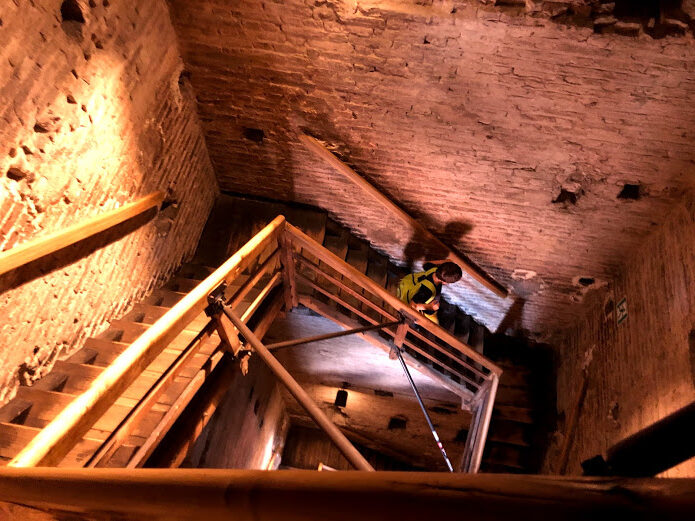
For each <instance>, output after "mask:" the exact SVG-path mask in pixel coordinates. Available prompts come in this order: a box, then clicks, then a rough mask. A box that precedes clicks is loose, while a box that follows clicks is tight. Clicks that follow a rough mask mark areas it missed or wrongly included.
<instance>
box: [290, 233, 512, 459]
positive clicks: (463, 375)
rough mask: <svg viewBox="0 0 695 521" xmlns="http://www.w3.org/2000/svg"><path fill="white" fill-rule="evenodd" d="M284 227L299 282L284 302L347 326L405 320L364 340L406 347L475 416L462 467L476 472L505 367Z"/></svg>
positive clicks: (412, 361)
mask: <svg viewBox="0 0 695 521" xmlns="http://www.w3.org/2000/svg"><path fill="white" fill-rule="evenodd" d="M285 228H286V232H285V239H284V240H285V241H287V242H288V243H289V244H290V245H291V246H292V250H293V258H294V263H293V266H292V267H291V268H290V269H289V270H286V272H287V271H289V272H290V273H293V274H294V276H295V277H296V279H297V281H296V284H295V285H294V286H296V287H294V286H293V287H290V286H286V295H288V294H289V293H292V292H296V294H291V295H288V296H286V299H287V300H288V301H294V302H300V303H302V304H304V305H305V306H307V307H309V308H311V309H313V310H314V311H316V312H318V313H319V314H322V315H324V316H327V317H329V318H332V319H334V320H336V321H337V322H341V323H342V324H343V325H346V326H349V327H356V326H358V325H361V324H362V323H364V322H366V323H367V324H380V323H383V322H388V321H393V320H396V319H397V318H398V317H401V318H403V319H405V320H404V322H403V323H402V324H401V325H399V326H398V327H388V328H383V329H382V332H381V333H376V332H373V333H370V334H366V333H365V334H364V335H363V336H364V338H366V339H367V340H371V341H372V342H373V343H375V344H376V345H378V346H379V347H382V348H384V349H385V350H391V349H392V348H393V347H397V348H400V349H402V354H403V358H404V360H405V362H406V364H408V365H410V366H411V367H413V368H414V369H416V370H417V371H420V372H422V373H424V374H426V375H427V376H428V377H430V378H432V379H434V380H436V381H437V382H439V383H441V384H442V385H443V386H444V387H446V388H447V389H449V390H451V391H452V392H454V393H456V394H457V395H459V396H460V397H461V400H462V406H463V408H464V409H467V410H470V411H472V412H473V413H474V415H473V418H474V421H473V424H472V425H471V428H470V429H469V432H468V439H467V442H466V450H465V451H464V456H463V461H462V462H461V464H460V469H461V470H463V471H466V472H477V470H478V468H479V466H480V461H481V459H482V453H483V448H484V445H485V439H486V437H487V431H488V427H489V424H490V419H491V416H492V408H493V405H494V402H495V395H496V393H497V385H498V382H499V377H500V375H501V374H502V369H501V368H499V367H498V366H497V365H495V364H494V363H492V362H491V361H490V360H488V359H487V358H485V357H484V356H483V355H481V354H480V353H478V352H477V351H475V350H474V349H473V348H471V347H470V346H468V345H466V344H465V343H463V342H461V341H460V340H459V339H457V338H456V337H454V336H453V335H451V334H450V333H448V332H447V331H445V330H444V329H442V328H441V327H439V326H438V325H435V324H434V323H433V322H431V321H430V320H428V319H427V318H426V317H424V316H423V315H422V314H420V313H418V312H416V311H414V310H413V309H412V308H411V307H410V306H409V305H408V304H406V303H404V302H402V301H401V300H400V299H398V298H397V297H396V296H394V295H392V294H391V293H389V292H388V291H387V290H386V289H385V288H383V287H381V286H380V285H379V284H377V283H376V282H375V281H373V280H372V279H370V278H369V277H367V276H366V275H365V274H363V273H362V272H360V271H359V270H357V269H356V268H354V267H352V266H350V265H349V264H348V263H346V262H345V261H344V260H342V259H340V258H339V257H337V256H336V255H334V254H333V253H331V252H330V251H328V250H327V249H325V248H324V247H323V246H321V245H320V244H318V243H317V242H316V241H314V240H313V239H311V238H310V237H308V236H307V235H305V234H304V233H302V231H301V230H299V229H297V228H295V227H294V226H292V225H291V224H289V223H287V224H286V225H285ZM352 317H354V318H352ZM357 322H359V324H358V323H357Z"/></svg>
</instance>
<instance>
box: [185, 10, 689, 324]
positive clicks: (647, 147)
mask: <svg viewBox="0 0 695 521" xmlns="http://www.w3.org/2000/svg"><path fill="white" fill-rule="evenodd" d="M452 5H453V6H454V7H456V8H454V7H452ZM172 14H173V18H174V24H175V27H176V30H177V33H178V35H179V38H180V41H181V44H182V49H183V54H184V61H185V62H186V67H187V70H188V71H189V72H190V73H191V82H192V84H193V86H194V88H195V91H196V93H197V96H198V110H199V114H200V115H201V119H202V121H203V126H204V129H205V136H206V142H207V145H208V149H209V151H210V155H211V159H212V161H213V164H214V165H215V170H216V173H217V175H218V179H219V182H220V185H221V188H222V189H225V190H230V191H235V192H240V193H249V194H255V195H261V196H269V197H273V198H281V199H288V200H296V201H300V202H304V203H309V204H314V205H318V206H320V207H322V208H325V209H327V210H328V211H329V212H330V215H331V217H333V218H334V219H336V220H338V221H340V222H341V223H342V224H344V225H346V226H348V227H349V228H350V229H351V230H353V231H354V232H356V233H357V234H359V235H361V236H363V237H367V238H368V239H369V240H370V241H371V243H372V245H373V246H375V247H376V248H377V249H379V250H381V251H383V252H386V253H388V254H389V255H390V256H391V257H392V258H393V259H395V260H399V261H405V260H407V259H406V257H407V255H405V254H404V251H405V252H406V253H407V252H408V251H410V252H411V253H412V252H413V251H415V254H414V255H411V256H412V257H417V256H418V255H420V254H421V253H422V251H421V250H422V248H420V247H418V246H417V245H416V244H413V243H412V242H411V241H410V238H411V237H410V235H409V230H407V229H404V227H403V225H402V224H401V223H400V222H398V221H395V220H393V219H391V218H389V217H388V216H387V215H385V213H384V211H383V209H382V208H381V207H380V206H379V205H377V204H375V203H374V202H373V201H372V200H370V199H369V198H368V197H366V196H365V195H364V194H363V193H362V192H361V191H360V190H359V189H357V188H355V187H354V186H352V185H351V184H350V183H349V182H348V181H346V180H345V179H343V178H342V177H341V176H340V175H339V174H337V173H336V172H334V171H332V170H331V169H330V168H329V167H327V166H326V165H325V164H323V163H322V162H321V161H320V160H317V159H316V158H315V157H314V156H312V155H311V153H310V152H308V151H307V150H305V149H304V148H303V146H302V145H301V143H300V142H299V141H298V139H297V138H296V135H297V132H298V131H300V130H302V129H306V130H308V131H309V132H311V133H312V134H314V135H315V136H316V137H319V138H321V139H323V140H325V141H326V142H327V143H328V144H330V145H332V146H335V150H336V151H337V152H338V153H339V154H341V156H342V157H344V158H345V159H346V160H347V161H348V162H349V163H350V164H351V165H353V166H354V167H355V168H356V170H357V171H358V172H360V173H361V174H362V175H364V177H365V178H367V179H368V180H369V181H370V182H371V183H373V184H374V185H375V186H377V187H378V188H379V189H381V190H382V191H383V192H384V193H385V194H386V195H388V196H389V197H390V198H391V199H392V200H394V201H396V202H397V203H398V204H400V205H401V206H402V207H403V208H404V209H406V210H407V211H408V212H409V213H411V214H412V215H414V216H416V217H418V218H419V219H421V220H422V222H423V223H425V224H426V225H427V226H428V227H429V228H430V229H432V230H433V231H435V232H436V233H438V234H440V235H441V236H442V238H443V239H445V240H446V241H447V242H448V243H450V244H451V245H453V246H455V247H457V248H459V249H460V250H461V251H462V252H463V253H465V254H468V255H469V256H470V257H471V258H472V259H473V260H474V261H475V262H477V263H478V264H480V265H481V266H482V267H483V268H484V269H485V270H487V271H488V272H489V273H490V274H492V275H493V276H495V277H496V278H497V279H498V280H499V281H501V282H502V283H503V284H505V285H506V286H507V287H509V288H512V289H515V290H516V292H517V296H518V298H517V299H516V301H514V300H513V299H509V300H508V301H506V302H501V301H500V300H499V299H497V298H495V297H493V296H491V294H490V293H488V292H487V291H485V290H481V289H480V287H479V286H478V285H477V284H475V283H474V282H471V281H466V282H465V283H464V284H461V285H460V287H459V290H458V291H457V292H456V293H457V297H458V302H459V303H461V304H462V305H463V306H464V308H465V309H466V311H467V312H469V313H472V314H473V315H475V316H476V318H477V319H478V320H480V321H482V322H483V323H485V324H486V325H487V326H488V327H489V328H490V329H493V330H494V329H496V328H498V327H499V326H501V328H502V329H503V330H507V329H525V330H528V331H530V332H532V333H535V332H538V333H545V332H547V331H549V330H552V329H555V328H563V327H566V326H568V325H570V324H572V323H574V322H575V321H576V312H577V309H578V306H577V303H578V301H581V300H582V299H583V298H584V296H585V294H587V290H586V287H584V286H581V285H576V284H573V280H577V279H578V278H593V279H594V280H595V281H597V285H598V286H600V285H601V281H605V280H608V279H610V278H611V277H612V276H614V275H615V274H616V273H617V272H618V271H619V269H620V266H621V265H622V263H623V262H624V261H625V259H626V258H629V256H630V252H631V251H632V250H633V249H634V248H635V247H636V246H637V245H639V244H640V242H641V241H642V240H643V238H644V237H645V236H646V235H647V234H648V232H649V231H650V230H651V229H653V227H654V225H655V224H659V223H661V222H662V221H663V215H664V214H665V213H666V210H667V209H668V208H669V207H670V206H671V205H672V204H673V203H674V202H675V201H677V200H678V198H679V197H680V194H681V193H682V191H683V190H684V189H685V188H686V187H687V186H690V185H691V184H692V176H691V175H690V172H691V171H692V168H693V161H694V160H695V150H694V149H693V146H692V132H693V121H694V117H695V108H694V107H693V104H692V99H693V95H694V91H695V83H694V81H693V78H694V75H693V71H694V70H695V54H694V53H693V41H692V38H691V37H690V36H684V37H668V38H664V39H661V40H653V39H651V38H650V37H648V36H646V35H645V36H644V37H640V38H629V37H625V36H620V35H617V34H606V35H602V34H594V33H593V29H592V28H582V27H576V26H564V25H560V24H557V23H554V22H553V21H551V20H547V19H543V18H532V17H528V16H517V17H515V16H511V15H509V14H507V13H506V11H504V10H499V9H497V8H495V7H494V6H492V7H490V8H485V9H482V8H481V9H478V8H476V7H475V6H474V5H473V4H469V5H468V6H465V5H458V4H455V5H454V4H450V3H443V2H434V3H431V4H428V5H422V4H421V3H415V2H412V3H410V2H391V1H386V0H383V1H376V0H375V1H367V2H358V3H357V4H355V3H353V2H342V1H338V2H328V3H327V2H317V1H314V0H291V1H284V2H273V1H269V2H263V3H261V4H259V3H258V2H253V1H239V2H235V3H234V5H233V6H230V5H229V3H227V2H222V1H221V0H206V1H204V2H195V3H193V2H184V1H174V2H172ZM249 129H257V130H260V131H262V132H263V134H262V136H263V138H262V139H258V136H260V133H258V132H254V131H251V132H250V131H249ZM250 136H254V137H255V139H250ZM625 183H631V184H637V183H639V184H640V186H641V187H642V188H643V189H642V190H641V191H640V193H641V194H643V195H641V197H640V198H639V200H634V199H618V198H617V196H618V194H619V193H621V190H622V188H623V185H624V184H625ZM553 201H556V202H553ZM407 246H410V247H409V248H408V247H407ZM418 250H420V251H418ZM520 270H521V271H523V272H524V273H531V272H535V273H536V274H537V275H536V276H535V277H533V278H531V279H523V280H519V279H517V278H514V277H513V276H512V274H513V273H515V272H517V273H519V271H520ZM589 293H590V292H589ZM505 315H507V316H506V317H505Z"/></svg>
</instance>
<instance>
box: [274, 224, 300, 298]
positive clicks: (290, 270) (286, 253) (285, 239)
mask: <svg viewBox="0 0 695 521" xmlns="http://www.w3.org/2000/svg"><path fill="white" fill-rule="evenodd" d="M278 242H279V243H280V248H281V249H282V254H281V257H282V272H283V278H284V280H283V285H284V290H285V311H290V310H291V309H293V308H295V307H297V305H298V304H299V301H298V299H297V279H296V276H295V267H294V256H293V255H292V241H291V239H290V236H289V234H288V233H287V227H285V229H284V230H283V231H282V233H281V234H280V236H279V237H278Z"/></svg>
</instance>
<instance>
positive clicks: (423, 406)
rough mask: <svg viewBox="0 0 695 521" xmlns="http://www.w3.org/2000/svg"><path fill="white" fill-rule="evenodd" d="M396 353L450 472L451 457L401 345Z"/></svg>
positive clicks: (451, 468) (451, 469)
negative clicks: (438, 432) (433, 421)
mask: <svg viewBox="0 0 695 521" xmlns="http://www.w3.org/2000/svg"><path fill="white" fill-rule="evenodd" d="M395 349H396V354H397V355H398V361H399V362H400V363H401V367H403V371H404V372H405V375H406V376H407V377H408V381H409V382H410V386H411V387H412V388H413V392H414V393H415V398H417V401H418V403H419V404H420V408H421V409H422V413H423V414H424V415H425V420H427V425H429V426H430V431H432V436H433V437H434V441H435V442H436V443H437V447H439V450H440V451H442V456H444V462H445V463H446V466H447V467H448V468H449V472H453V471H454V467H452V466H451V461H449V457H448V456H447V455H446V451H445V450H444V445H442V442H441V441H440V440H439V435H438V434H437V431H436V430H435V429H434V425H433V424H432V420H431V419H430V415H429V414H428V413H427V409H426V408H425V404H424V403H423V401H422V398H421V397H420V392H419V391H418V390H417V387H415V382H414V381H413V377H412V376H410V371H408V366H407V365H405V360H403V355H402V354H401V350H400V348H399V347H396V348H395Z"/></svg>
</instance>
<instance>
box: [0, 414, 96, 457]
mask: <svg viewBox="0 0 695 521" xmlns="http://www.w3.org/2000/svg"><path fill="white" fill-rule="evenodd" d="M40 431H41V429H37V428H35V427H27V426H25V425H16V424H14V423H0V464H4V465H6V464H7V462H9V460H11V459H12V458H14V457H15V456H16V455H17V454H19V452H20V451H21V450H22V449H23V448H24V447H26V446H27V444H28V443H29V442H30V441H31V440H32V439H34V437H35V436H36V435H37V434H38V433H39V432H40ZM100 445H101V441H99V440H96V439H91V438H83V439H82V440H80V441H79V442H78V443H77V444H76V445H75V447H74V448H73V449H72V450H71V451H70V452H69V453H68V454H67V456H65V458H63V460H62V461H61V462H60V463H59V464H58V466H59V467H79V466H81V464H83V463H84V462H85V461H86V460H87V458H89V456H90V455H91V454H93V453H94V451H96V450H97V449H98V448H99V446H100Z"/></svg>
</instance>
